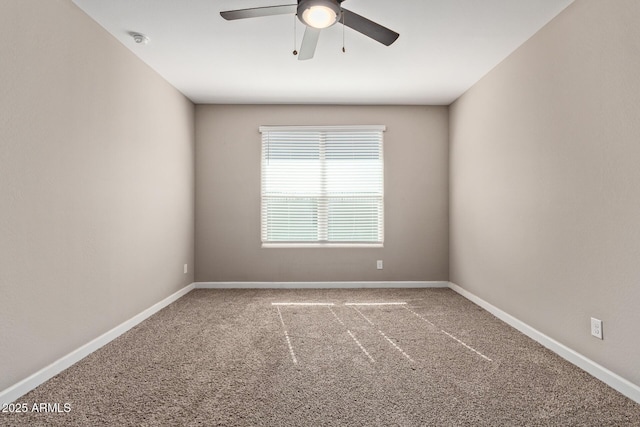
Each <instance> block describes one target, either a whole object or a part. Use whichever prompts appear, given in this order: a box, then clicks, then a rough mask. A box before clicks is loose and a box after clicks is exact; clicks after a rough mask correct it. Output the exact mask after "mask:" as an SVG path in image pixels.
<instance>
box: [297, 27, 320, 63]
mask: <svg viewBox="0 0 640 427" xmlns="http://www.w3.org/2000/svg"><path fill="white" fill-rule="evenodd" d="M319 37H320V29H319V28H313V27H307V28H306V29H305V30H304V37H303V38H302V46H300V53H299V54H298V61H304V60H305V59H311V58H313V54H314V53H315V52H316V46H317V45H318V38H319Z"/></svg>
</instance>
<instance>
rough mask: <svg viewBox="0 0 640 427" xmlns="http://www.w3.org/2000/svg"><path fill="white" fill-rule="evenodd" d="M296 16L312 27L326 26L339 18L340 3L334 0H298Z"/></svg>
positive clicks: (320, 27)
mask: <svg viewBox="0 0 640 427" xmlns="http://www.w3.org/2000/svg"><path fill="white" fill-rule="evenodd" d="M298 18H299V19H300V21H302V23H303V24H305V25H307V26H309V27H313V28H318V29H322V28H327V27H330V26H332V25H333V24H335V23H336V22H338V20H339V19H340V4H339V3H338V2H337V1H336V0H300V2H299V3H298Z"/></svg>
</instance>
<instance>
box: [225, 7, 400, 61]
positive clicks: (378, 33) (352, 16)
mask: <svg viewBox="0 0 640 427" xmlns="http://www.w3.org/2000/svg"><path fill="white" fill-rule="evenodd" d="M343 1H344V0H298V4H287V5H281V6H266V7H254V8H251V9H239V10H228V11H224V12H220V15H221V16H222V17H223V18H224V19H226V20H228V21H231V20H235V19H245V18H257V17H261V16H272V15H288V14H296V15H297V16H298V19H299V20H300V21H301V22H302V23H303V24H304V25H306V26H307V28H306V29H305V31H304V37H303V38H302V46H301V47H300V54H299V55H298V59H299V60H305V59H311V58H313V54H314V53H315V51H316V46H317V44H318V38H319V37H320V31H321V30H322V29H323V28H327V27H330V26H332V25H334V24H336V23H338V22H340V23H341V24H342V25H346V26H347V27H349V28H351V29H354V30H356V31H358V32H359V33H362V34H364V35H365V36H367V37H370V38H372V39H374V40H376V41H378V42H380V43H382V44H384V45H385V46H389V45H390V44H391V43H393V42H394V41H396V39H397V38H398V36H400V34H398V33H396V32H395V31H391V30H390V29H388V28H386V27H383V26H382V25H380V24H377V23H375V22H373V21H370V20H369V19H367V18H365V17H363V16H360V15H358V14H357V13H354V12H351V11H349V10H347V9H343V8H342V2H343ZM294 54H295V51H294Z"/></svg>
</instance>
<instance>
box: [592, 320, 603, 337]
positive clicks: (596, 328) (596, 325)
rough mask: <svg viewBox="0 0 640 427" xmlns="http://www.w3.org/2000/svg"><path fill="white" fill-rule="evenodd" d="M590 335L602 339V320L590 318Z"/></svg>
mask: <svg viewBox="0 0 640 427" xmlns="http://www.w3.org/2000/svg"><path fill="white" fill-rule="evenodd" d="M591 335H593V336H594V337H596V338H600V339H602V320H600V319H596V318H595V317H592V318H591Z"/></svg>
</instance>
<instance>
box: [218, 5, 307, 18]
mask: <svg viewBox="0 0 640 427" xmlns="http://www.w3.org/2000/svg"><path fill="white" fill-rule="evenodd" d="M297 8H298V5H297V4H287V5H282V6H266V7H254V8H251V9H238V10H227V11H224V12H220V16H222V17H223V18H224V19H226V20H227V21H231V20H234V19H245V18H259V17H261V16H271V15H288V14H290V13H296V10H297Z"/></svg>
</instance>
